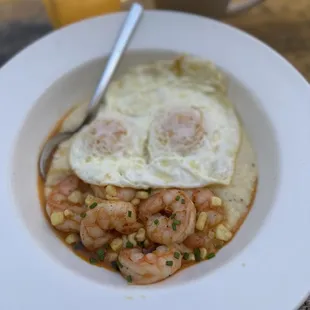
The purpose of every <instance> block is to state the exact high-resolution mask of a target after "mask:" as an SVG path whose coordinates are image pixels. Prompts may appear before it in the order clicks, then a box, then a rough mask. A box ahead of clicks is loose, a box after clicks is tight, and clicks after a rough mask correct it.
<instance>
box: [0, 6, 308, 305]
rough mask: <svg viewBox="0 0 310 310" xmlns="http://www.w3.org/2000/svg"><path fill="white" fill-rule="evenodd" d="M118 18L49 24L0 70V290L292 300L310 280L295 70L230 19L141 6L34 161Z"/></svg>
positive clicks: (158, 300) (30, 297) (82, 299)
mask: <svg viewBox="0 0 310 310" xmlns="http://www.w3.org/2000/svg"><path fill="white" fill-rule="evenodd" d="M123 19H124V15H123V13H119V14H112V15H109V16H105V17H98V18H93V19H89V20H85V21H82V22H79V23H76V24H73V25H70V26H68V27H65V28H63V29H61V30H58V31H55V32H54V33H52V34H50V35H48V36H46V37H45V38H43V39H41V40H39V41H38V42H36V43H34V44H33V45H31V46H30V47H28V48H27V49H25V50H24V51H22V52H21V53H19V54H18V55H17V56H16V57H14V58H13V59H12V60H11V61H10V62H9V63H8V64H6V65H5V66H4V67H3V68H2V69H1V70H0V95H1V98H2V99H3V102H6V104H3V105H1V109H2V113H1V126H2V127H3V128H2V129H3V130H2V131H1V135H2V139H3V142H4V144H3V145H5V146H6V148H5V150H4V151H3V153H2V155H1V156H2V160H1V166H2V167H3V174H5V175H6V176H7V179H8V180H9V181H8V182H6V180H5V183H7V185H8V186H7V187H5V186H4V187H3V195H2V197H3V202H4V205H5V206H6V207H5V208H3V219H5V220H4V223H3V226H2V229H3V232H2V234H1V235H2V243H3V246H4V247H5V248H7V249H9V250H10V251H9V252H11V253H12V255H11V257H10V259H9V261H7V258H6V263H5V264H4V263H3V264H1V275H3V276H1V278H2V279H1V281H0V283H1V286H3V287H5V288H4V290H5V291H6V292H7V294H5V295H6V296H4V298H3V299H2V300H1V301H0V305H2V304H1V303H3V307H2V308H3V309H20V308H21V305H23V307H25V308H27V307H35V308H37V307H43V306H44V307H45V309H55V308H56V307H58V308H59V307H60V308H61V307H64V306H65V305H70V307H72V308H76V309H82V308H84V307H85V306H88V307H89V306H99V305H102V301H104V302H105V303H107V302H108V303H109V304H113V305H115V306H116V307H127V308H129V309H137V308H138V309H140V308H142V307H145V306H147V307H148V308H149V309H155V308H158V307H159V306H164V305H165V306H174V307H175V306H177V307H181V308H182V309H183V308H185V307H190V306H200V307H201V305H202V304H205V305H206V306H208V307H210V308H211V309H224V308H226V307H230V308H232V309H240V310H242V309H250V308H251V309H267V310H268V309H275V308H277V309H281V310H285V309H293V308H296V307H297V306H298V305H299V304H300V303H301V302H302V300H303V299H304V298H306V297H307V294H308V291H309V284H310V283H309V280H308V279H310V272H309V268H308V269H307V268H306V266H307V265H306V264H307V263H308V261H309V258H310V253H309V250H308V248H307V247H306V240H308V236H307V231H308V229H307V227H308V225H307V223H308V219H309V215H310V210H309V208H308V205H309V203H310V197H309V195H308V193H307V188H306V181H307V179H308V172H307V169H308V168H310V167H309V166H310V164H309V160H308V158H309V156H308V155H309V151H310V147H309V143H307V141H308V140H307V139H308V134H310V126H309V125H308V124H309V122H307V118H308V115H309V114H310V113H309V112H310V106H309V104H308V99H309V97H310V92H309V86H308V84H307V83H306V81H305V80H304V79H303V78H302V77H301V76H300V75H299V74H298V73H297V71H296V70H295V69H294V68H293V67H292V66H290V65H289V64H288V63H287V62H286V61H285V60H284V59H283V58H281V56H279V55H278V54H276V53H275V52H274V51H272V50H271V49H270V48H269V47H267V46H265V45H264V44H263V43H261V42H259V41H257V40H256V39H253V38H252V37H250V36H248V35H246V34H244V33H243V32H240V31H238V30H236V29H234V28H232V27H229V26H226V25H224V24H222V23H219V22H216V21H213V20H210V19H207V18H202V17H198V16H193V15H187V14H183V13H173V12H162V11H156V12H154V11H147V12H146V13H145V16H144V18H143V21H142V22H141V24H140V26H139V29H138V30H137V33H136V34H135V36H134V39H133V41H132V43H131V44H130V46H129V49H128V51H127V52H126V54H125V56H124V59H123V60H122V63H121V65H120V67H119V69H118V71H117V73H116V75H115V78H114V80H113V81H112V83H111V84H110V85H109V88H108V91H107V92H106V94H105V98H104V100H103V101H102V104H101V105H100V108H99V111H98V113H97V115H96V118H95V119H94V120H93V121H92V122H90V123H89V124H88V125H86V126H84V127H83V128H82V129H81V130H80V131H79V132H77V133H76V134H74V135H73V136H72V137H71V138H70V139H68V140H66V141H64V142H62V143H61V144H60V145H59V146H58V148H57V149H56V150H55V152H54V153H53V154H52V156H51V158H50V160H49V165H48V172H47V177H46V179H45V180H43V179H42V178H41V177H40V175H39V170H38V167H37V159H38V156H39V154H40V150H41V148H42V146H43V145H44V143H45V142H46V141H47V139H48V138H49V137H51V136H53V135H55V134H56V133H59V132H62V131H68V130H69V131H70V130H72V129H73V128H75V127H76V126H77V125H78V124H79V123H80V122H81V120H83V117H84V114H85V111H86V107H87V103H88V102H89V99H90V98H91V95H92V93H93V91H94V88H95V86H96V83H97V81H98V79H99V77H100V74H101V72H102V71H103V68H104V65H105V61H106V57H107V56H108V53H109V51H110V48H111V46H112V44H113V42H114V38H115V36H116V34H117V31H118V29H119V27H120V25H121V22H122V20H123ZM107 28H109V29H110V30H109V32H102V29H107ZM202 28H203V29H204V30H203V31H201V29H202ZM98 38H100V40H98ZM259 62H260V63H259ZM13 82H14V83H13ZM13 85H14V87H13ZM16 86H17V87H18V90H15V89H16ZM9 102H10V103H11V104H10V105H8V104H7V103H9ZM293 114H294V115H296V121H293V118H292V115H293ZM309 136H310V135H309ZM309 171H310V169H309ZM298 184H299V185H298ZM6 252H7V251H6ZM13 253H15V254H14V255H13ZM2 259H3V260H4V259H5V258H4V256H3V258H2ZM17 277H18V279H19V280H18V281H17ZM284 279H286V280H284ZM26 283H27V285H26ZM16 291H23V298H21V299H19V298H14V297H13V296H14V294H15V292H16ZM224 296H225V298H223V297H224ZM170 303H171V305H170Z"/></svg>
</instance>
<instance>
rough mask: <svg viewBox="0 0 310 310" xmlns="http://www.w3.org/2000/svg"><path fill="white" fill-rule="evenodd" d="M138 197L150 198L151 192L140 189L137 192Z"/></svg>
mask: <svg viewBox="0 0 310 310" xmlns="http://www.w3.org/2000/svg"><path fill="white" fill-rule="evenodd" d="M136 198H138V199H148V198H149V193H148V192H145V191H138V192H136Z"/></svg>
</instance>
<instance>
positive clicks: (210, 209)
mask: <svg viewBox="0 0 310 310" xmlns="http://www.w3.org/2000/svg"><path fill="white" fill-rule="evenodd" d="M186 194H187V195H188V196H189V197H190V198H191V199H192V201H193V203H194V205H195V207H196V210H197V212H198V214H199V213H200V212H206V213H207V215H208V218H207V222H206V226H205V229H210V228H212V227H215V226H217V225H218V224H220V223H222V222H223V221H224V220H225V209H224V208H223V206H218V205H215V206H214V205H212V197H216V196H215V195H214V194H213V193H212V191H210V190H209V189H208V188H198V189H194V190H187V191H186Z"/></svg>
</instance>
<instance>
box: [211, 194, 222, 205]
mask: <svg viewBox="0 0 310 310" xmlns="http://www.w3.org/2000/svg"><path fill="white" fill-rule="evenodd" d="M211 205H212V206H213V207H220V206H221V205H222V199H221V198H220V197H216V196H213V197H212V198H211Z"/></svg>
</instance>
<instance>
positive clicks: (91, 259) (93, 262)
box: [89, 257, 98, 265]
mask: <svg viewBox="0 0 310 310" xmlns="http://www.w3.org/2000/svg"><path fill="white" fill-rule="evenodd" d="M89 262H90V263H91V264H93V265H94V264H97V262H98V261H97V259H96V258H94V257H90V258H89Z"/></svg>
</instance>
